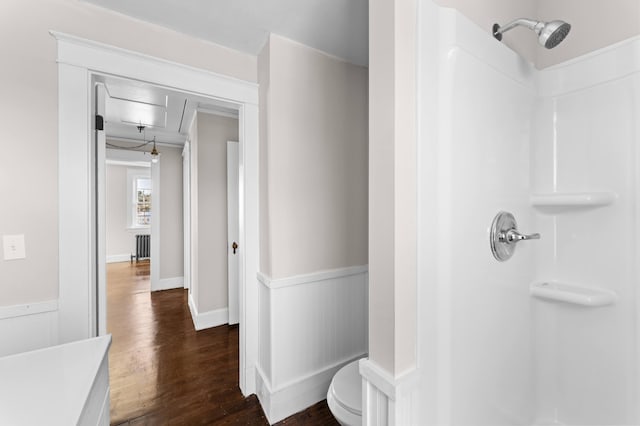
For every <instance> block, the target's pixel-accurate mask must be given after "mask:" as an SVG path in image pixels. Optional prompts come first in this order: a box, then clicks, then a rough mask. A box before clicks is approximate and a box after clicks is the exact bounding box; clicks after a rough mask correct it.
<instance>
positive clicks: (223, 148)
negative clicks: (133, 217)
mask: <svg viewBox="0 0 640 426" xmlns="http://www.w3.org/2000/svg"><path fill="white" fill-rule="evenodd" d="M197 133H198V136H197V138H196V139H193V138H192V147H194V146H195V147H196V150H197V157H195V158H194V162H197V171H196V172H197V175H196V179H197V198H198V206H197V210H196V211H197V216H196V217H195V218H194V221H195V222H197V230H198V231H197V232H198V246H197V256H198V263H197V265H198V266H197V275H196V276H197V279H196V281H195V282H194V283H193V285H194V287H197V290H196V291H197V299H195V302H196V305H197V309H198V312H200V313H202V312H207V311H214V310H219V309H224V308H226V307H227V305H228V282H227V141H237V140H238V120H237V119H235V118H228V117H221V116H217V115H213V114H207V113H202V112H198V117H197ZM192 226H193V224H192Z"/></svg>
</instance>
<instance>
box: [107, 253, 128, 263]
mask: <svg viewBox="0 0 640 426" xmlns="http://www.w3.org/2000/svg"><path fill="white" fill-rule="evenodd" d="M118 262H131V253H122V254H112V255H110V256H107V263H118Z"/></svg>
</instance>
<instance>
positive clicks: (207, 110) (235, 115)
mask: <svg viewBox="0 0 640 426" xmlns="http://www.w3.org/2000/svg"><path fill="white" fill-rule="evenodd" d="M196 112H203V113H205V114H211V115H217V116H220V117H227V118H235V119H236V120H237V119H238V113H237V112H236V113H233V112H226V111H218V110H216V109H213V108H207V107H203V106H199V107H198V108H196Z"/></svg>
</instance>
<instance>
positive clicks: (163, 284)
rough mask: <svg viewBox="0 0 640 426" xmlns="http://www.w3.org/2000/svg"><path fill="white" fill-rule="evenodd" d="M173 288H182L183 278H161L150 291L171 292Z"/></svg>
mask: <svg viewBox="0 0 640 426" xmlns="http://www.w3.org/2000/svg"><path fill="white" fill-rule="evenodd" d="M174 288H184V277H173V278H162V279H160V280H158V285H157V286H156V287H152V288H151V291H161V290H172V289H174Z"/></svg>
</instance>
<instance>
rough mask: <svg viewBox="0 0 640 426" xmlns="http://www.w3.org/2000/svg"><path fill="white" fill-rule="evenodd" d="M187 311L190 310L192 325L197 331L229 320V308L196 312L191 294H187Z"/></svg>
mask: <svg viewBox="0 0 640 426" xmlns="http://www.w3.org/2000/svg"><path fill="white" fill-rule="evenodd" d="M189 311H191V319H192V320H193V326H194V327H195V329H196V330H197V331H200V330H204V329H205V328H211V327H217V326H219V325H224V324H227V323H228V322H229V309H227V308H221V309H216V310H213V311H207V312H198V308H196V304H195V302H194V301H193V296H192V295H189Z"/></svg>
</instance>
